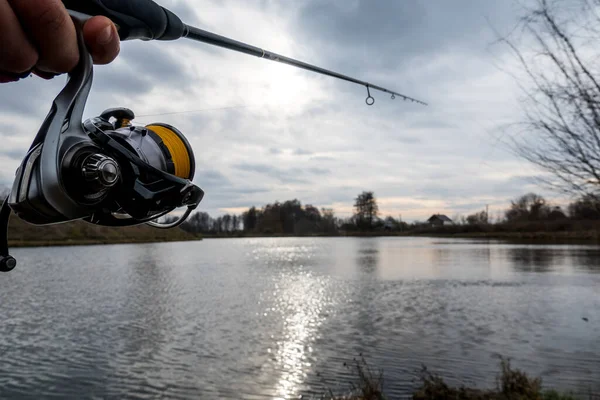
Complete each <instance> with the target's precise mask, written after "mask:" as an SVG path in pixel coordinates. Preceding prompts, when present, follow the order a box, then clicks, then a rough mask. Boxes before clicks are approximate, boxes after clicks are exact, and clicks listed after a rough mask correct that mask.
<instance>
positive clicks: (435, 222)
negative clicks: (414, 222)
mask: <svg viewBox="0 0 600 400" xmlns="http://www.w3.org/2000/svg"><path fill="white" fill-rule="evenodd" d="M427 222H429V223H430V224H431V226H443V225H452V224H453V222H452V220H451V219H450V218H448V217H447V216H445V215H443V214H435V215H432V216H431V218H429V219H428V220H427Z"/></svg>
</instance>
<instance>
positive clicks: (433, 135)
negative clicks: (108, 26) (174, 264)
mask: <svg viewBox="0 0 600 400" xmlns="http://www.w3.org/2000/svg"><path fill="white" fill-rule="evenodd" d="M163 5H164V6H165V7H167V8H169V9H172V10H174V11H176V12H177V13H178V14H179V15H180V16H181V17H182V19H183V20H184V21H185V22H186V23H190V24H193V25H195V26H198V27H199V28H201V29H206V30H208V31H211V32H214V33H217V34H221V35H225V36H227V37H231V38H233V39H235V40H242V41H245V42H247V43H250V44H252V45H255V46H259V47H261V48H265V49H267V50H271V51H274V52H276V53H280V54H283V55H286V56H290V57H295V58H298V59H300V60H303V61H307V62H310V63H314V64H317V65H319V66H321V67H324V68H328V69H332V70H335V71H339V72H341V73H344V74H348V75H352V76H353V77H356V78H359V79H364V80H367V81H370V82H372V83H375V84H379V85H382V86H385V87H389V88H390V89H394V90H397V91H399V92H401V93H404V94H407V95H409V96H413V97H416V98H418V99H422V100H424V101H426V102H428V103H429V106H427V107H424V106H421V105H417V104H414V103H408V102H403V101H401V100H400V99H396V100H394V101H392V100H391V99H390V98H389V96H388V95H387V94H383V93H381V92H378V91H375V90H372V95H373V96H374V97H375V99H376V103H375V105H374V106H372V107H368V106H366V105H365V103H364V99H365V96H366V90H365V88H364V87H361V86H360V85H356V84H353V83H350V82H347V81H341V80H336V79H334V78H331V77H327V76H321V75H318V74H315V73H313V72H309V71H304V70H301V69H296V68H293V67H291V66H288V65H283V64H280V63H274V62H270V61H267V60H264V59H260V58H257V57H250V56H248V55H245V54H240V53H236V52H231V51H227V50H225V49H222V48H218V47H214V46H210V45H207V44H203V43H196V42H193V41H190V40H187V39H182V40H179V41H176V42H158V41H157V42H141V41H134V42H125V43H123V44H122V51H121V55H120V57H119V59H118V60H117V61H116V62H114V63H112V64H110V65H106V66H96V68H95V70H94V86H93V88H92V92H91V93H90V98H89V101H88V104H87V106H86V111H85V117H86V118H89V117H91V116H95V115H98V114H99V113H100V112H102V111H103V110H105V109H107V108H112V107H128V108H131V109H132V110H133V111H134V112H135V113H136V115H146V116H145V117H140V118H139V120H137V122H138V123H150V122H164V123H169V124H172V125H173V126H175V127H177V128H178V129H180V130H181V131H182V132H183V133H184V134H185V135H186V137H187V138H188V140H189V141H190V143H191V145H192V147H193V149H194V154H195V157H196V161H197V167H196V177H195V179H194V181H195V182H196V183H197V184H198V185H200V186H201V187H202V188H203V189H204V190H205V191H206V197H205V200H204V201H203V203H202V204H201V206H200V209H201V210H204V211H209V212H210V213H211V214H214V215H215V216H216V215H217V214H219V213H222V212H223V210H232V209H242V208H244V207H250V206H252V205H256V206H261V205H264V204H266V203H269V202H273V201H276V200H279V201H284V200H287V199H293V198H297V199H299V200H301V201H302V202H303V203H310V204H314V205H315V206H318V207H333V208H334V209H335V210H336V212H337V213H338V215H342V216H346V215H349V213H351V212H352V204H353V200H354V198H355V197H356V195H357V194H358V193H360V192H361V191H362V190H372V191H374V192H375V195H376V196H377V198H378V199H379V200H380V202H381V204H380V209H381V211H382V213H383V214H391V215H397V214H402V215H403V218H405V219H409V218H412V219H421V220H423V219H426V218H428V217H429V214H431V213H434V212H437V211H440V212H441V211H443V212H445V213H447V214H448V215H453V214H454V213H456V212H461V213H469V212H473V211H477V210H480V209H481V208H482V207H485V206H486V205H490V207H497V208H498V209H500V208H501V207H503V206H507V205H508V202H509V201H510V199H512V198H515V197H517V196H518V195H520V194H523V193H525V192H527V191H532V190H535V191H539V192H541V189H540V188H539V187H537V186H535V185H534V184H532V182H531V181H530V179H526V177H535V176H537V175H538V174H539V173H540V171H538V170H536V169H535V168H533V167H532V166H531V165H529V164H526V163H524V162H523V161H522V160H519V159H515V158H514V156H513V155H512V154H511V153H510V152H508V151H506V150H505V148H503V146H502V141H501V140H498V139H499V138H502V135H503V133H502V130H501V128H502V126H503V124H506V123H508V122H514V121H517V120H518V118H519V116H520V114H519V112H520V110H519V109H518V103H516V101H515V100H516V94H517V92H518V88H517V87H516V85H515V84H514V82H513V81H512V78H511V77H510V76H509V74H507V73H506V72H504V71H501V70H500V69H499V68H498V67H499V66H500V67H502V68H504V69H506V70H508V71H511V70H513V69H514V67H515V63H514V60H511V59H510V58H509V57H508V54H507V52H506V51H505V49H502V48H498V47H495V48H494V47H492V48H491V47H490V43H491V42H492V41H493V40H494V39H495V35H494V32H493V30H492V29H491V26H490V23H491V24H492V25H493V26H494V28H496V29H498V30H499V31H500V32H508V31H509V30H510V29H511V28H512V26H513V25H514V23H515V22H516V19H517V17H518V16H519V6H518V5H516V4H515V3H512V2H504V1H502V2H500V1H499V2H480V1H473V0H457V1H456V2H446V1H441V0H438V1H435V2H400V1H396V2H394V1H390V2H372V1H367V0H338V1H325V0H306V1H302V2H267V1H262V0H251V1H247V2H221V1H216V0H215V1H212V0H211V1H190V0H165V3H164V4H163ZM488 21H489V22H488ZM64 82H65V79H64V77H59V78H56V79H54V80H52V81H43V80H41V79H39V78H29V79H26V80H24V81H21V82H19V83H16V84H8V85H0V104H2V107H1V108H0V135H1V139H2V143H3V147H2V149H1V150H0V178H1V179H3V182H10V179H12V176H14V170H15V169H16V167H17V166H18V164H19V162H20V159H21V157H22V155H23V154H24V153H23V152H24V151H25V149H27V148H28V146H29V144H30V143H31V140H32V139H33V137H34V136H35V133H36V132H37V129H38V128H39V126H40V125H41V123H42V122H43V119H44V118H45V116H46V113H47V112H48V110H49V109H50V106H51V102H52V100H53V99H54V97H55V96H56V94H58V92H59V91H60V90H61V89H62V86H63V84H64ZM182 111H189V112H185V113H182ZM134 122H136V121H134ZM538 189H540V190H538Z"/></svg>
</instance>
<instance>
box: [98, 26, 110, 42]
mask: <svg viewBox="0 0 600 400" xmlns="http://www.w3.org/2000/svg"><path fill="white" fill-rule="evenodd" d="M112 38H113V27H112V25H109V26H107V27H106V28H104V29H103V30H102V31H101V32H100V34H99V35H98V38H97V39H96V41H97V42H98V44H102V45H104V44H109V43H110V42H111V40H112Z"/></svg>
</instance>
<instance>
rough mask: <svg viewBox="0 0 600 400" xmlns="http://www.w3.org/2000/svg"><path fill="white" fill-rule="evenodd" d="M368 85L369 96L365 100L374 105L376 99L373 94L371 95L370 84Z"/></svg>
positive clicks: (369, 104)
mask: <svg viewBox="0 0 600 400" xmlns="http://www.w3.org/2000/svg"><path fill="white" fill-rule="evenodd" d="M366 86H367V98H366V100H365V103H367V105H368V106H372V105H373V104H375V99H374V98H373V96H371V91H370V90H369V85H366Z"/></svg>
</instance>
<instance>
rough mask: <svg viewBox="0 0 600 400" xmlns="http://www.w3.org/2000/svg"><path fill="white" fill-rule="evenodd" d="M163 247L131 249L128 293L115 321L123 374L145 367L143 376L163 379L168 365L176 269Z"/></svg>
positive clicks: (120, 366)
mask: <svg viewBox="0 0 600 400" xmlns="http://www.w3.org/2000/svg"><path fill="white" fill-rule="evenodd" d="M160 251H161V249H160V247H158V246H155V245H143V246H133V247H132V248H131V252H130V253H129V256H130V259H129V262H128V263H127V264H126V265H127V267H126V268H128V271H127V275H126V282H124V283H125V287H126V289H125V291H126V296H125V299H124V303H123V304H122V305H121V308H120V311H119V314H118V315H117V316H116V324H115V325H116V329H117V337H118V338H119V339H118V340H119V343H118V345H117V346H116V348H117V356H116V357H115V360H114V362H115V363H116V366H115V368H116V369H117V371H118V374H119V375H125V376H127V375H134V373H133V371H134V370H137V372H138V373H139V370H144V369H145V371H144V373H143V374H142V376H144V375H145V376H147V377H150V376H152V377H154V379H155V380H156V381H159V380H160V379H161V376H160V373H161V370H163V369H164V368H168V366H166V365H165V364H164V360H165V358H164V353H165V352H166V346H167V344H168V343H169V332H171V331H172V328H173V323H172V321H173V319H174V318H173V315H174V311H175V310H174V305H175V304H174V299H175V298H176V295H174V294H173V291H174V286H173V278H172V277H171V276H170V272H172V271H171V269H170V268H169V266H168V265H167V264H165V263H164V262H163V260H162V259H163V257H162V255H161V253H160ZM156 360H162V361H163V362H160V363H156ZM156 381H155V382H156Z"/></svg>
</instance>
